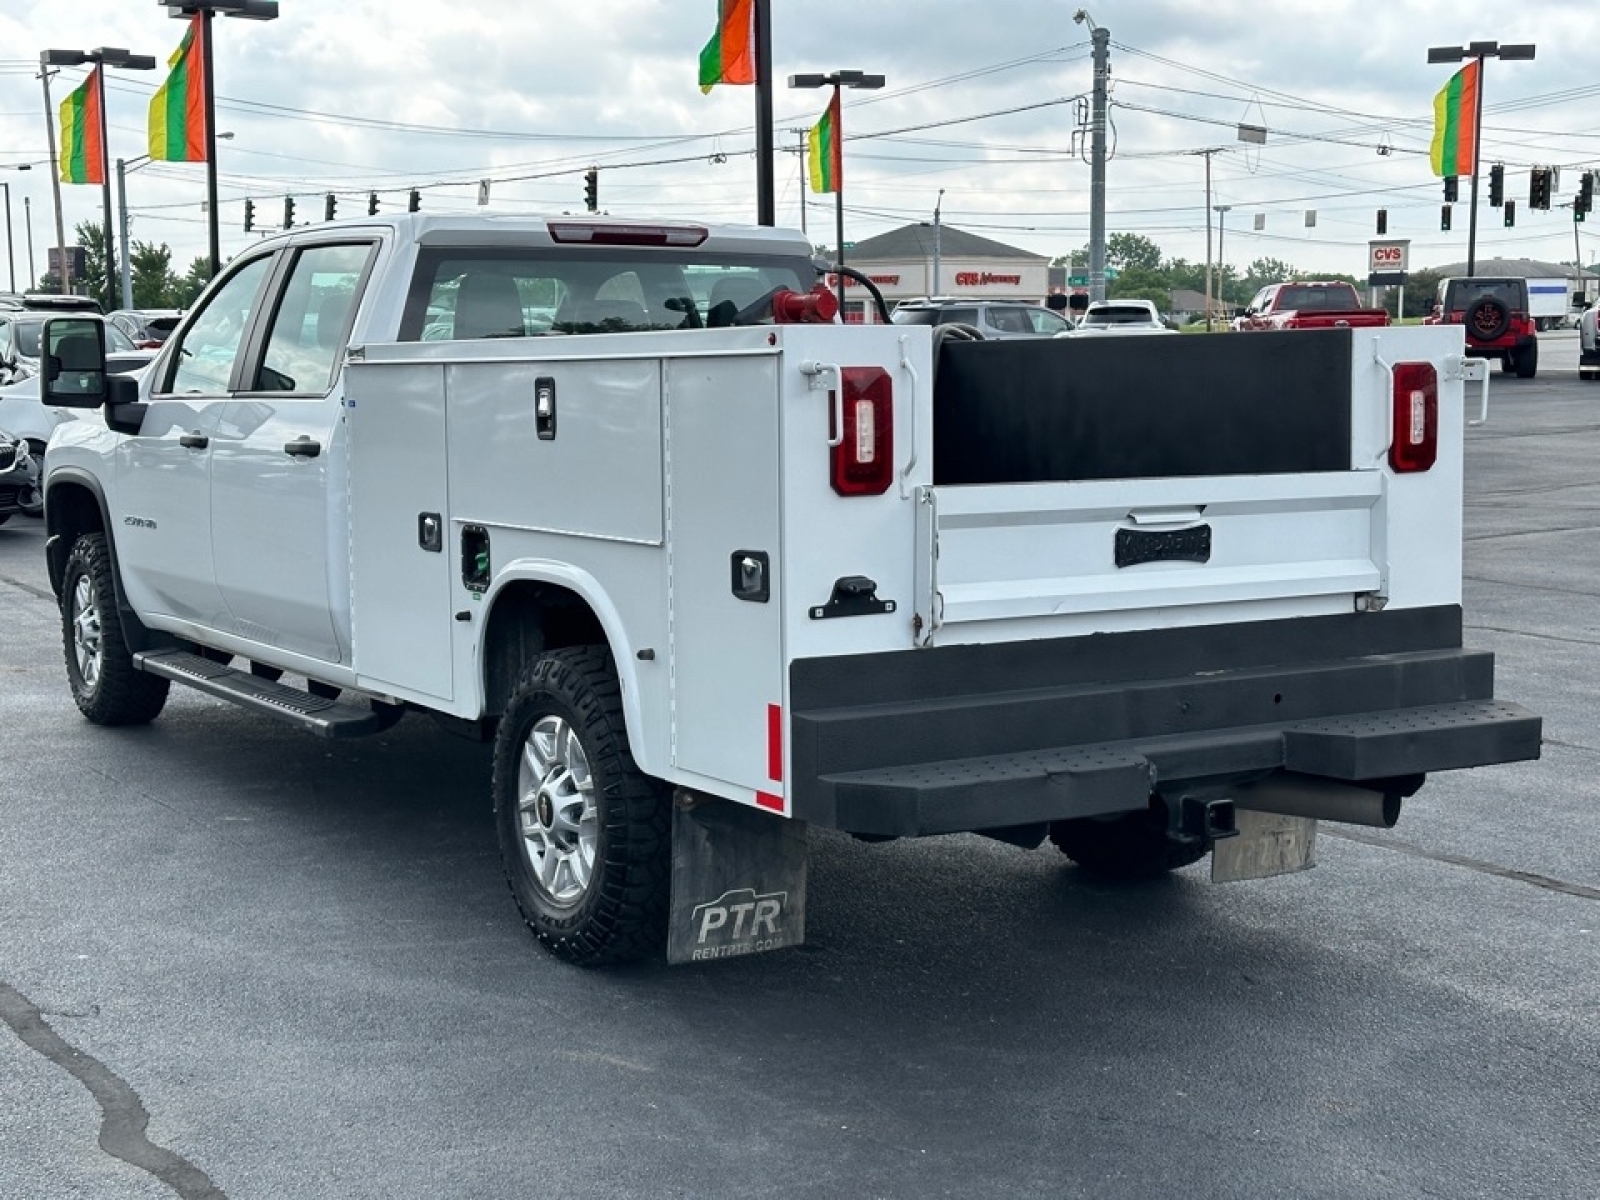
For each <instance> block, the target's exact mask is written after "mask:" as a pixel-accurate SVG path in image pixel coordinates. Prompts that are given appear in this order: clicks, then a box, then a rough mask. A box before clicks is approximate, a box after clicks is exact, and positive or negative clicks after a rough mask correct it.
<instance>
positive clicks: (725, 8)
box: [700, 0, 756, 92]
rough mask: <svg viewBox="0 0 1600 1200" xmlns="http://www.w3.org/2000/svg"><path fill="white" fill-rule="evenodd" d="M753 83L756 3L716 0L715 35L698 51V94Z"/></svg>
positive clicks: (754, 78)
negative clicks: (730, 85)
mask: <svg viewBox="0 0 1600 1200" xmlns="http://www.w3.org/2000/svg"><path fill="white" fill-rule="evenodd" d="M755 81H756V25H755V0H717V31H716V32H715V33H713V34H712V35H711V40H710V41H709V42H707V43H706V48H705V49H704V50H702V51H700V90H701V91H702V92H709V91H710V90H711V89H712V88H714V87H715V86H716V85H717V84H719V83H754V82H755Z"/></svg>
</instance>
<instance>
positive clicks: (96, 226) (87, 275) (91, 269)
mask: <svg viewBox="0 0 1600 1200" xmlns="http://www.w3.org/2000/svg"><path fill="white" fill-rule="evenodd" d="M105 228H106V227H105V225H104V224H102V223H101V222H99V221H79V222H78V223H77V224H76V225H74V226H73V227H72V232H73V235H74V236H75V237H77V239H78V245H80V246H82V247H83V278H81V279H74V280H73V281H72V286H73V290H74V291H77V292H82V293H84V294H85V295H89V296H93V297H94V298H95V299H97V300H100V299H103V298H104V297H105V294H106V235H105Z"/></svg>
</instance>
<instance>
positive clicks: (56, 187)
mask: <svg viewBox="0 0 1600 1200" xmlns="http://www.w3.org/2000/svg"><path fill="white" fill-rule="evenodd" d="M39 57H40V63H39V82H40V83H41V84H43V85H44V132H45V137H46V138H47V139H48V140H49V143H50V191H51V194H52V195H54V196H55V201H56V253H57V254H59V255H60V256H61V257H60V259H59V260H58V261H57V262H56V291H58V292H60V293H61V294H62V295H63V296H65V295H66V294H67V292H68V290H69V288H70V285H71V283H72V268H71V266H70V265H69V264H68V262H67V230H66V225H65V224H64V223H63V222H62V219H61V168H60V166H59V163H58V160H57V158H56V110H55V108H54V107H53V106H52V105H51V103H50V75H51V71H50V68H49V67H48V66H47V65H45V62H44V58H45V56H44V55H40V56H39ZM45 257H47V258H48V257H49V255H48V253H47V254H46V256H45ZM34 279H35V282H37V280H38V276H35V277H34Z"/></svg>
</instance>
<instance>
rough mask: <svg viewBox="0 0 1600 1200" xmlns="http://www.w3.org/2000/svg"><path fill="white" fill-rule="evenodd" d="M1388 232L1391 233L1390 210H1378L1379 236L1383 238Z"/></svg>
mask: <svg viewBox="0 0 1600 1200" xmlns="http://www.w3.org/2000/svg"><path fill="white" fill-rule="evenodd" d="M1388 232H1389V210H1388V209H1387V208H1380V209H1379V210H1378V236H1379V237H1382V236H1383V235H1384V234H1386V233H1388Z"/></svg>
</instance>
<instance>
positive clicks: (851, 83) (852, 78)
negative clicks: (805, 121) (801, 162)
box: [789, 71, 884, 313]
mask: <svg viewBox="0 0 1600 1200" xmlns="http://www.w3.org/2000/svg"><path fill="white" fill-rule="evenodd" d="M883 84H884V77H883V76H882V75H868V74H867V73H866V72H865V71H833V72H830V73H829V74H827V75H791V76H789V86H790V87H792V88H820V87H830V86H831V87H832V88H833V103H832V104H831V105H829V110H830V111H831V112H832V113H833V119H834V127H833V143H834V146H835V147H837V149H838V152H839V157H838V161H837V162H836V163H835V164H834V166H835V169H836V171H837V177H836V178H835V179H834V181H833V210H834V227H835V239H836V241H837V243H838V244H837V245H836V246H835V248H834V257H835V260H836V261H835V265H836V266H840V267H842V266H844V104H843V102H842V101H841V100H840V91H839V89H840V88H847V87H848V88H863V89H866V90H876V89H878V88H881V87H882V86H883ZM813 150H815V148H814V147H813ZM836 274H837V275H838V279H839V288H838V292H839V311H840V312H841V313H843V312H844V274H843V272H836Z"/></svg>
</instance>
